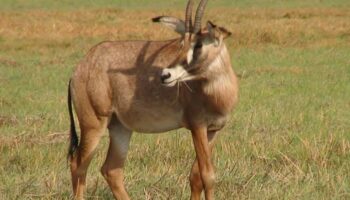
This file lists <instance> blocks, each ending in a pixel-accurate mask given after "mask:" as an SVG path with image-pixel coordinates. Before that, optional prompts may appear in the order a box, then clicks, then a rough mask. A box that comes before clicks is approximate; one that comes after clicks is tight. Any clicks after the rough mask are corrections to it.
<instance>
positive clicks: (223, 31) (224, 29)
mask: <svg viewBox="0 0 350 200" xmlns="http://www.w3.org/2000/svg"><path fill="white" fill-rule="evenodd" d="M219 31H220V33H221V35H222V36H223V37H224V39H226V38H228V37H230V36H231V35H232V33H231V32H230V31H228V30H227V29H226V28H224V27H219Z"/></svg>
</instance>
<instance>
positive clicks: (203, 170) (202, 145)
mask: <svg viewBox="0 0 350 200" xmlns="http://www.w3.org/2000/svg"><path fill="white" fill-rule="evenodd" d="M191 132H192V139H193V144H194V148H195V151H196V160H195V163H194V164H193V167H192V172H191V177H190V179H191V191H192V194H191V199H193V200H197V199H200V194H201V188H202V187H203V188H204V191H205V199H206V200H213V199H214V183H215V174H214V167H213V164H212V162H211V149H212V147H211V146H212V142H210V141H211V140H212V138H213V137H214V135H215V133H210V134H209V135H208V134H207V128H206V127H205V126H199V127H195V128H192V129H191ZM209 142H210V143H209ZM197 163H198V164H197ZM198 171H199V174H200V179H199V176H198Z"/></svg>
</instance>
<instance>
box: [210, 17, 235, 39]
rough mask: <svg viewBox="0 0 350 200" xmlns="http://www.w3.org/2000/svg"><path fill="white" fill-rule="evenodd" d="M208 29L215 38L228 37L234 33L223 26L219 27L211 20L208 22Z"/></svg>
mask: <svg viewBox="0 0 350 200" xmlns="http://www.w3.org/2000/svg"><path fill="white" fill-rule="evenodd" d="M207 29H208V32H209V34H210V36H211V37H212V38H215V39H221V38H222V39H226V38H227V37H229V36H231V35H232V33H231V32H230V31H228V30H227V29H225V28H223V27H218V26H216V25H215V24H213V23H212V22H211V21H208V23H207Z"/></svg>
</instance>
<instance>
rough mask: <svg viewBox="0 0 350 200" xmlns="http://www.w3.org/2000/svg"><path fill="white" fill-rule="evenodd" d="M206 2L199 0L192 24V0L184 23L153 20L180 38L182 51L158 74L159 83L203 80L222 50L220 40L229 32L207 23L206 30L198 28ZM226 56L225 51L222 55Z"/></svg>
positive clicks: (173, 20) (167, 84) (171, 83)
mask: <svg viewBox="0 0 350 200" xmlns="http://www.w3.org/2000/svg"><path fill="white" fill-rule="evenodd" d="M206 3H207V0H201V2H200V3H199V6H198V8H197V11H196V15H195V21H194V24H192V5H193V0H189V1H188V4H187V8H186V18H185V22H183V21H182V20H180V19H177V18H174V17H157V18H154V19H153V21H154V22H160V23H162V24H164V25H166V26H167V27H170V28H172V29H173V30H174V31H176V32H177V33H179V34H181V35H182V39H183V40H182V43H183V45H182V48H181V49H180V51H179V54H178V57H177V58H176V59H175V60H174V62H172V64H170V65H169V66H168V67H167V68H164V69H163V71H162V73H161V77H160V78H161V82H162V84H164V85H165V86H168V87H172V86H174V85H176V84H177V83H180V82H185V81H190V80H198V79H202V78H205V77H206V73H207V72H208V67H209V66H210V65H211V63H213V62H214V61H215V60H216V59H217V57H218V56H220V54H221V53H222V51H223V49H226V47H225V44H224V39H226V38H227V37H229V36H230V35H231V33H230V32H229V31H227V30H226V29H225V28H223V27H219V26H216V25H215V24H213V23H212V22H210V21H208V22H207V24H206V27H204V28H202V27H201V19H202V16H203V14H204V9H205V6H206ZM226 53H227V52H226Z"/></svg>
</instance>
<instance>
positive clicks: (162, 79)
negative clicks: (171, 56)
mask: <svg viewBox="0 0 350 200" xmlns="http://www.w3.org/2000/svg"><path fill="white" fill-rule="evenodd" d="M170 76H171V74H170V73H169V72H168V73H166V74H162V75H161V76H160V80H161V81H162V83H164V81H165V80H166V79H168V78H170Z"/></svg>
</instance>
